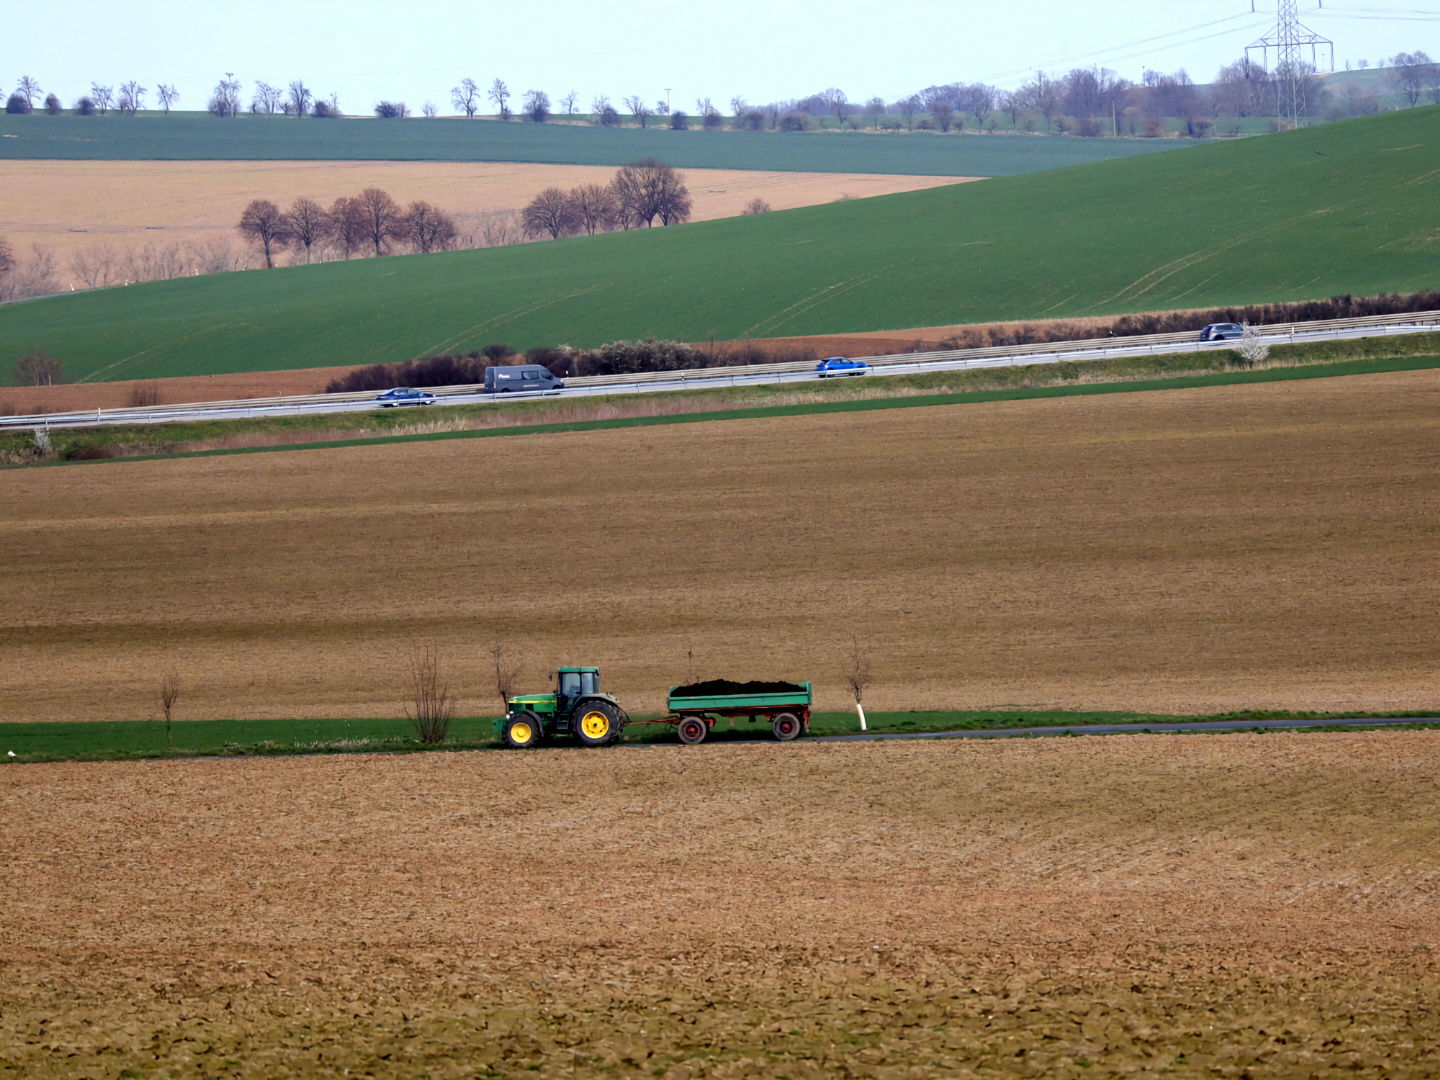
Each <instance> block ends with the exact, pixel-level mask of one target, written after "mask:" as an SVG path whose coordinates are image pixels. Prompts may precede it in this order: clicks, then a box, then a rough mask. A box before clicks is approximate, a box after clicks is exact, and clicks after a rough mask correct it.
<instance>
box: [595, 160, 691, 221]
mask: <svg viewBox="0 0 1440 1080" xmlns="http://www.w3.org/2000/svg"><path fill="white" fill-rule="evenodd" d="M611 190H612V191H613V192H614V193H615V201H616V203H617V204H618V210H619V213H620V220H621V221H622V223H623V224H624V225H625V227H626V228H629V227H630V225H631V224H635V225H639V223H640V222H642V221H643V222H644V223H645V225H646V227H647V228H648V227H652V226H653V225H654V223H655V219H656V218H657V217H658V218H660V220H661V223H662V224H664V225H671V224H674V223H675V222H677V221H688V220H689V218H690V208H691V203H690V191H689V189H688V188H687V187H686V186H685V177H684V174H682V173H678V172H676V171H675V169H674V168H673V167H671V166H669V165H667V164H665V162H663V161H657V160H656V159H655V158H645V159H644V160H643V161H638V162H636V163H635V164H634V165H626V166H625V167H624V168H622V169H620V171H619V172H617V173H616V174H615V179H614V181H613V182H612V183H611Z"/></svg>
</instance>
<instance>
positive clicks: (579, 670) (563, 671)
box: [555, 667, 600, 714]
mask: <svg viewBox="0 0 1440 1080" xmlns="http://www.w3.org/2000/svg"><path fill="white" fill-rule="evenodd" d="M598 693H600V669H599V668H593V667H562V668H560V670H558V671H557V672H555V704H556V711H557V712H560V713H565V714H568V713H569V712H570V708H569V706H571V705H573V704H574V703H575V702H577V701H579V700H580V699H581V698H582V697H592V696H594V695H596V694H598Z"/></svg>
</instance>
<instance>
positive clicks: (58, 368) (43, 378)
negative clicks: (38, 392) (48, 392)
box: [10, 349, 65, 386]
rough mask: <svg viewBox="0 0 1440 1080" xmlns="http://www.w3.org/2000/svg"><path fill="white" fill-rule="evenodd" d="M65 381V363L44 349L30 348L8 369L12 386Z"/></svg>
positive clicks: (50, 383) (52, 384) (53, 383)
mask: <svg viewBox="0 0 1440 1080" xmlns="http://www.w3.org/2000/svg"><path fill="white" fill-rule="evenodd" d="M64 381H65V365H64V364H63V363H61V361H60V358H59V357H58V356H51V355H50V354H49V353H47V352H46V351H45V350H44V349H31V350H30V351H29V352H27V353H26V354H25V355H24V356H22V357H20V359H19V360H18V361H16V363H15V366H14V367H13V368H11V369H10V385H12V386H58V385H60V384H61V383H63V382H64Z"/></svg>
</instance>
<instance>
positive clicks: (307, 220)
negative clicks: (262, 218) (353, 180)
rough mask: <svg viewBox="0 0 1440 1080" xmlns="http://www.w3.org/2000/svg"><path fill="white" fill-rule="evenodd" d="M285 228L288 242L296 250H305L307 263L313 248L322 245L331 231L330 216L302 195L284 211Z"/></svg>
mask: <svg viewBox="0 0 1440 1080" xmlns="http://www.w3.org/2000/svg"><path fill="white" fill-rule="evenodd" d="M285 227H286V230H287V231H288V232H289V234H290V242H291V243H292V244H294V245H295V247H296V248H297V249H299V248H304V249H305V261H306V262H307V263H308V262H309V261H310V257H311V252H312V251H313V249H314V248H315V246H316V245H317V244H321V243H324V242H325V240H326V239H327V238H328V237H329V236H330V234H331V231H332V229H333V225H332V223H331V221H330V215H329V214H327V213H326V212H325V208H324V207H323V206H321V205H320V204H319V203H318V202H316V201H315V200H314V199H311V198H308V197H306V196H304V195H301V196H300V197H299V198H298V199H296V200H295V201H294V202H293V203H291V204H290V209H289V210H287V211H285Z"/></svg>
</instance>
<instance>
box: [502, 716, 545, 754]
mask: <svg viewBox="0 0 1440 1080" xmlns="http://www.w3.org/2000/svg"><path fill="white" fill-rule="evenodd" d="M540 735H541V729H540V721H539V720H538V719H537V718H536V717H535V716H534V715H533V714H531V713H517V714H515V715H514V716H507V717H506V718H505V745H506V746H508V747H510V748H512V749H514V750H528V749H530V748H531V747H533V746H539V745H540Z"/></svg>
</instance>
